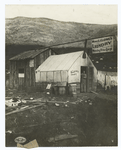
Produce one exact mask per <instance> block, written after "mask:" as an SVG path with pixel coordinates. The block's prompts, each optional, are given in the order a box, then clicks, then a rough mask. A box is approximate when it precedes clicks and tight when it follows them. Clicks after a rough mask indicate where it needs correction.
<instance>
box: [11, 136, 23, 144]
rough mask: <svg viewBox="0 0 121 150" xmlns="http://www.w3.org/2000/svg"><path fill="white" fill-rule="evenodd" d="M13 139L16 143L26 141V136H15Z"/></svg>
mask: <svg viewBox="0 0 121 150" xmlns="http://www.w3.org/2000/svg"><path fill="white" fill-rule="evenodd" d="M14 141H15V142H16V143H25V142H26V138H24V137H21V136H19V137H17V138H15V140H14Z"/></svg>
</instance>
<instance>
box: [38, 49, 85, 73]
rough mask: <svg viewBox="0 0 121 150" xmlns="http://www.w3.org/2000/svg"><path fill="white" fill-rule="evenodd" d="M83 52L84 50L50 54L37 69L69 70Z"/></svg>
mask: <svg viewBox="0 0 121 150" xmlns="http://www.w3.org/2000/svg"><path fill="white" fill-rule="evenodd" d="M82 54H83V51H81V52H75V53H68V54H63V55H54V56H50V57H48V58H47V59H46V60H45V61H44V62H43V63H42V64H41V65H40V66H39V67H38V68H37V71H56V70H69V68H70V67H71V66H72V64H73V63H74V62H75V61H76V59H77V58H78V57H79V56H80V55H82Z"/></svg>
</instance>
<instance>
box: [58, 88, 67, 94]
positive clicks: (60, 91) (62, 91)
mask: <svg viewBox="0 0 121 150" xmlns="http://www.w3.org/2000/svg"><path fill="white" fill-rule="evenodd" d="M59 94H60V95H64V94H66V87H63V86H60V87H59Z"/></svg>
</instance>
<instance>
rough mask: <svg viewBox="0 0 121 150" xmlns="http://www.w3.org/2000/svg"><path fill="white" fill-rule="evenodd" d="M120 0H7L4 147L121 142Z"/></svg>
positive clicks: (115, 144)
mask: <svg viewBox="0 0 121 150" xmlns="http://www.w3.org/2000/svg"><path fill="white" fill-rule="evenodd" d="M117 58H118V5H49V4H48V5H19V4H18V5H12V4H11V5H7V4H6V5H5V147H22V148H35V147H87V146H88V147H90V146H91V147H92V146H95V147H103V146H105V147H109V146H111V147H115V146H118V95H117V91H118V62H117V61H118V59H117Z"/></svg>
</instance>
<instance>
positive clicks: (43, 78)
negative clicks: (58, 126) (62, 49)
mask: <svg viewBox="0 0 121 150" xmlns="http://www.w3.org/2000/svg"><path fill="white" fill-rule="evenodd" d="M83 54H84V52H83V51H80V52H74V53H68V54H62V55H54V56H49V57H48V58H47V59H46V60H45V61H44V62H43V63H42V64H41V65H40V66H39V67H38V68H37V69H36V72H35V81H36V85H37V86H41V85H42V84H45V85H47V84H48V83H51V84H55V83H56V84H59V85H61V84H62V83H67V84H68V86H70V85H71V84H76V85H77V88H78V91H79V92H90V91H91V90H93V91H96V88H97V70H96V68H95V66H94V65H93V63H92V61H91V60H90V58H89V57H88V55H87V54H85V55H86V58H85V57H84V56H83ZM60 83H61V84H60Z"/></svg>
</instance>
